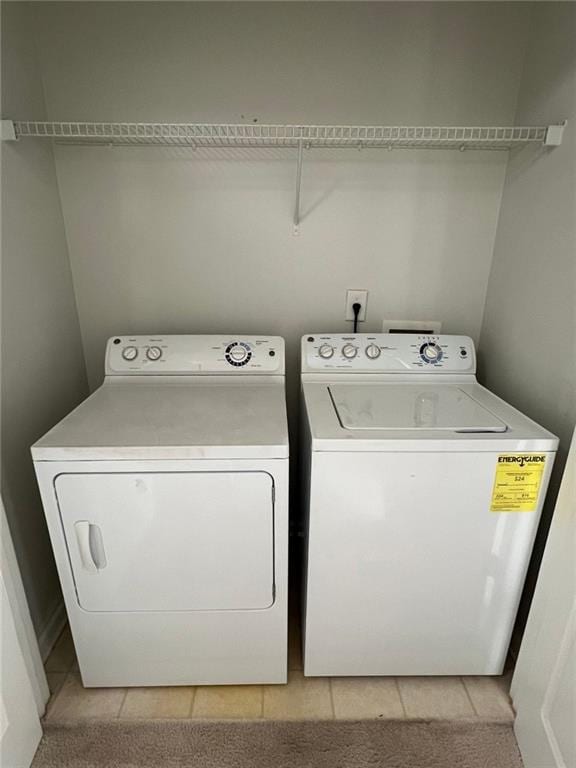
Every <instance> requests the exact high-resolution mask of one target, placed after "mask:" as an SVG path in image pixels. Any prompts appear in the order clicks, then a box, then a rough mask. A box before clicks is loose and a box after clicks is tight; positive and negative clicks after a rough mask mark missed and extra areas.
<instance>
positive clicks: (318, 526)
mask: <svg viewBox="0 0 576 768" xmlns="http://www.w3.org/2000/svg"><path fill="white" fill-rule="evenodd" d="M475 372H476V363H475V351H474V345H473V342H472V340H471V339H469V338H467V337H465V336H416V335H405V334H375V335H353V336H336V335H325V334H311V335H309V336H304V337H303V340H302V392H303V410H304V416H303V422H304V423H303V435H304V437H303V448H304V467H305V509H306V559H305V563H306V564H305V569H306V578H305V605H304V611H303V612H304V674H305V675H488V674H490V675H495V674H500V673H501V672H502V669H503V665H504V661H505V657H506V653H507V649H508V645H509V641H510V635H511V632H512V628H513V623H514V619H515V616H516V611H517V607H518V602H519V599H520V595H521V591H522V587H523V583H524V578H525V574H526V569H527V566H528V561H529V558H530V553H531V550H532V545H533V541H534V536H535V534H536V529H537V526H538V520H539V517H540V512H541V509H542V503H543V500H544V496H545V493H546V488H547V485H548V479H549V476H550V472H551V469H552V464H553V461H554V457H555V451H556V448H557V444H558V441H557V438H556V437H554V435H552V434H550V433H549V432H547V431H546V430H544V429H542V428H541V427H539V426H538V425H537V424H535V423H534V422H533V421H531V420H530V419H528V418H527V417H526V416H523V415H522V414H521V413H519V412H518V411H517V410H516V409H515V408H513V407H512V406H510V405H508V404H507V403H505V402H503V401H502V400H501V399H500V398H498V397H496V396H495V395H494V394H492V393H491V392H489V391H487V390H486V389H485V388H484V387H482V386H481V385H480V384H478V382H477V381H476V377H475Z"/></svg>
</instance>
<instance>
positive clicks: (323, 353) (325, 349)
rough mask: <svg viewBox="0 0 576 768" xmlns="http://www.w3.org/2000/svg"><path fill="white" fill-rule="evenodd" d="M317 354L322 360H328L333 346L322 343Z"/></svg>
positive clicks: (332, 351) (332, 352)
mask: <svg viewBox="0 0 576 768" xmlns="http://www.w3.org/2000/svg"><path fill="white" fill-rule="evenodd" d="M318 354H319V355H320V357H322V358H323V359H324V360H329V359H330V358H331V357H332V355H333V354H334V347H333V346H332V345H331V344H322V346H321V347H320V349H319V350H318Z"/></svg>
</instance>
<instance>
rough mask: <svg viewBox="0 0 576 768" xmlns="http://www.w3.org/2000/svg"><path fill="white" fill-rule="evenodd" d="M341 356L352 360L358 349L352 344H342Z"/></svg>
mask: <svg viewBox="0 0 576 768" xmlns="http://www.w3.org/2000/svg"><path fill="white" fill-rule="evenodd" d="M342 354H343V355H344V357H346V358H347V359H348V360H353V359H354V358H355V357H356V355H357V354H358V347H355V346H354V344H344V346H343V347H342Z"/></svg>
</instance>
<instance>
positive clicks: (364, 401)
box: [328, 384, 506, 432]
mask: <svg viewBox="0 0 576 768" xmlns="http://www.w3.org/2000/svg"><path fill="white" fill-rule="evenodd" d="M328 390H329V392H330V397H331V398H332V402H333V403H334V408H335V409H336V414H337V416H338V419H339V421H340V424H341V425H342V427H343V428H344V429H353V430H388V429H394V430H411V431H418V430H422V429H426V430H430V429H434V430H448V431H450V432H505V431H506V424H505V423H504V422H503V421H502V420H501V419H499V418H498V417H497V416H495V415H494V414H493V413H491V412H490V411H489V410H488V409H487V408H485V407H484V406H482V405H480V403H478V402H477V401H476V400H474V398H473V397H471V395H470V394H468V393H466V392H464V391H463V390H462V389H461V388H460V387H458V386H456V385H449V384H444V385H441V386H438V385H436V384H421V385H419V386H418V385H413V384H408V385H406V384H385V385H384V386H378V385H377V384H375V385H369V384H367V385H364V386H361V385H360V386H358V385H354V384H331V385H329V387H328Z"/></svg>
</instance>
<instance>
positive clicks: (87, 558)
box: [74, 520, 106, 573]
mask: <svg viewBox="0 0 576 768" xmlns="http://www.w3.org/2000/svg"><path fill="white" fill-rule="evenodd" d="M74 529H75V531H76V541H77V542H78V549H79V550H80V560H81V561H82V565H83V567H84V569H85V570H86V571H88V573H98V571H99V570H101V569H102V568H105V567H106V555H105V554H104V543H103V541H102V532H101V531H100V528H99V527H98V526H97V525H93V524H92V523H89V522H88V520H78V522H76V523H74Z"/></svg>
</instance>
